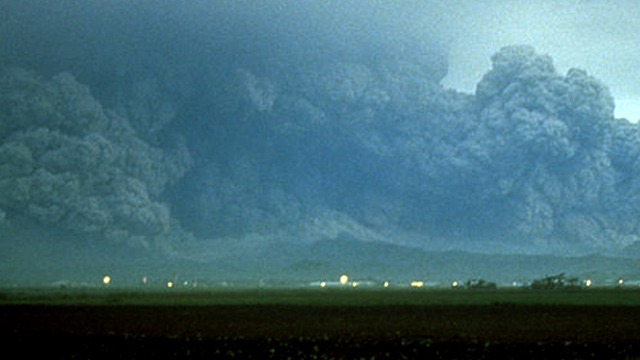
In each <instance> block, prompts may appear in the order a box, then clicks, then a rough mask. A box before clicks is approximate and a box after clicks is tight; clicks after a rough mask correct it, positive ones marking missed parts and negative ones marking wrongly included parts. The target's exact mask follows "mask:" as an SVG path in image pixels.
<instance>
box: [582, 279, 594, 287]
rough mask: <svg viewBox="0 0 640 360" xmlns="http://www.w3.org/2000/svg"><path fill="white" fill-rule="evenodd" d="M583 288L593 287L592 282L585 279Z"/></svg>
mask: <svg viewBox="0 0 640 360" xmlns="http://www.w3.org/2000/svg"><path fill="white" fill-rule="evenodd" d="M584 286H586V287H591V286H593V281H591V279H587V280H585V281H584Z"/></svg>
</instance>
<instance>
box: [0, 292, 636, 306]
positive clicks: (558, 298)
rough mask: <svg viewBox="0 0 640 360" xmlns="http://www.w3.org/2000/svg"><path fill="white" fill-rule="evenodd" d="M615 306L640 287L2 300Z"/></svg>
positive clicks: (7, 295) (3, 300) (628, 302)
mask: <svg viewBox="0 0 640 360" xmlns="http://www.w3.org/2000/svg"><path fill="white" fill-rule="evenodd" d="M3 304H33V305H36V304H40V305H78V306H83V305H115V304H119V305H141V306H144V305H148V306H159V305H181V306H215V305H289V306H393V305H419V306H430V305H451V306H456V305H458V306H459V305H495V304H503V305H505V304H512V305H576V306H579V305H610V306H640V289H636V288H631V289H618V288H591V289H574V290H545V291H542V290H530V289H499V290H465V289H407V288H402V289H364V288H360V289H352V288H334V289H317V288H230V289H229V288H227V289H225V288H218V289H211V288H209V289H175V290H174V289H157V288H156V289H133V288H69V289H55V288H39V289H38V288H32V289H4V290H0V305H3Z"/></svg>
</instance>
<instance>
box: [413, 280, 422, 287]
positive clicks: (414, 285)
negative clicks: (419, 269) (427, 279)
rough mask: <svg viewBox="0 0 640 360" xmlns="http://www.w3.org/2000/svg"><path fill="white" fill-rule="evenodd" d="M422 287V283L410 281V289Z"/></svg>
mask: <svg viewBox="0 0 640 360" xmlns="http://www.w3.org/2000/svg"><path fill="white" fill-rule="evenodd" d="M423 286H424V282H422V281H412V282H411V287H414V288H421V287H423Z"/></svg>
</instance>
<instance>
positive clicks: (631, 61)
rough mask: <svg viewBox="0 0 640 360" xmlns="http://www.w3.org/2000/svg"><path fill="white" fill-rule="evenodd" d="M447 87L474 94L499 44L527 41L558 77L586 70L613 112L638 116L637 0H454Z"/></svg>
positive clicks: (632, 117)
mask: <svg viewBox="0 0 640 360" xmlns="http://www.w3.org/2000/svg"><path fill="white" fill-rule="evenodd" d="M448 6H450V7H451V8H453V9H455V10H454V11H452V12H451V13H450V16H451V19H449V20H450V21H451V23H452V24H457V26H452V27H451V31H452V32H453V34H452V36H451V41H450V44H451V50H450V51H451V57H450V62H451V63H450V69H449V75H448V76H447V78H446V79H445V80H444V83H445V84H446V85H447V86H451V87H454V88H457V89H459V90H463V91H466V92H473V91H474V90H475V86H476V84H477V83H478V81H479V80H480V79H481V78H482V75H483V74H484V73H486V72H487V70H488V69H489V68H490V67H491V61H490V57H491V55H492V54H494V53H496V52H497V51H498V50H499V49H500V48H501V47H503V46H505V45H511V44H528V45H532V46H534V47H535V48H536V50H537V51H538V52H539V53H544V54H548V55H550V56H551V57H552V58H553V59H554V63H555V65H556V69H557V70H558V72H560V73H561V74H564V73H566V71H567V70H568V69H570V68H572V67H578V68H582V69H585V70H586V71H587V72H588V73H589V74H591V75H593V76H595V77H596V78H598V79H600V80H601V81H602V82H604V83H605V84H606V85H607V86H608V87H609V89H610V90H611V93H612V95H613V96H614V97H615V99H616V116H617V117H626V118H628V119H630V120H638V119H640V71H638V70H639V69H640V51H639V50H640V45H639V44H640V43H639V42H638V39H640V1H635V0H615V1H613V0H612V1H606V0H572V1H523V0H512V1H453V2H448Z"/></svg>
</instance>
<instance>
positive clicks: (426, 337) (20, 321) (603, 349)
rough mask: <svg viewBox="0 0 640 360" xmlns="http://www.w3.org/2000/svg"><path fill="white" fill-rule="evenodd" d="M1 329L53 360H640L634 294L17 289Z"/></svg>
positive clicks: (26, 349)
mask: <svg viewBox="0 0 640 360" xmlns="http://www.w3.org/2000/svg"><path fill="white" fill-rule="evenodd" d="M0 318H1V319H2V322H0V336H2V337H3V338H4V339H7V340H8V341H5V343H6V344H9V345H5V349H6V350H20V351H21V353H22V354H27V355H28V354H29V353H30V352H34V354H35V352H36V351H41V350H42V349H43V348H45V349H47V352H48V353H49V354H50V355H51V356H52V357H54V358H148V357H151V356H157V357H179V358H184V357H191V358H211V357H215V358H235V359H238V358H246V359H249V358H254V359H265V358H272V359H362V358H364V359H384V358H389V359H418V358H421V359H423V358H425V357H434V358H474V359H478V358H498V357H499V358H519V359H522V358H554V359H555V358H557V359H561V358H573V359H578V358H622V359H630V358H640V345H639V343H640V291H638V290H636V289H633V290H631V289H588V290H571V291H567V290H564V291H532V290H525V289H518V290H495V291H480V290H475V291H472V290H451V289H442V290H422V289H385V290H368V289H231V290H229V289H226V290H212V289H207V290H200V289H198V290H181V291H177V290H176V291H169V290H138V289H116V288H106V289H56V290H43V289H31V290H18V289H10V290H6V291H3V292H1V296H0Z"/></svg>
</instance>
